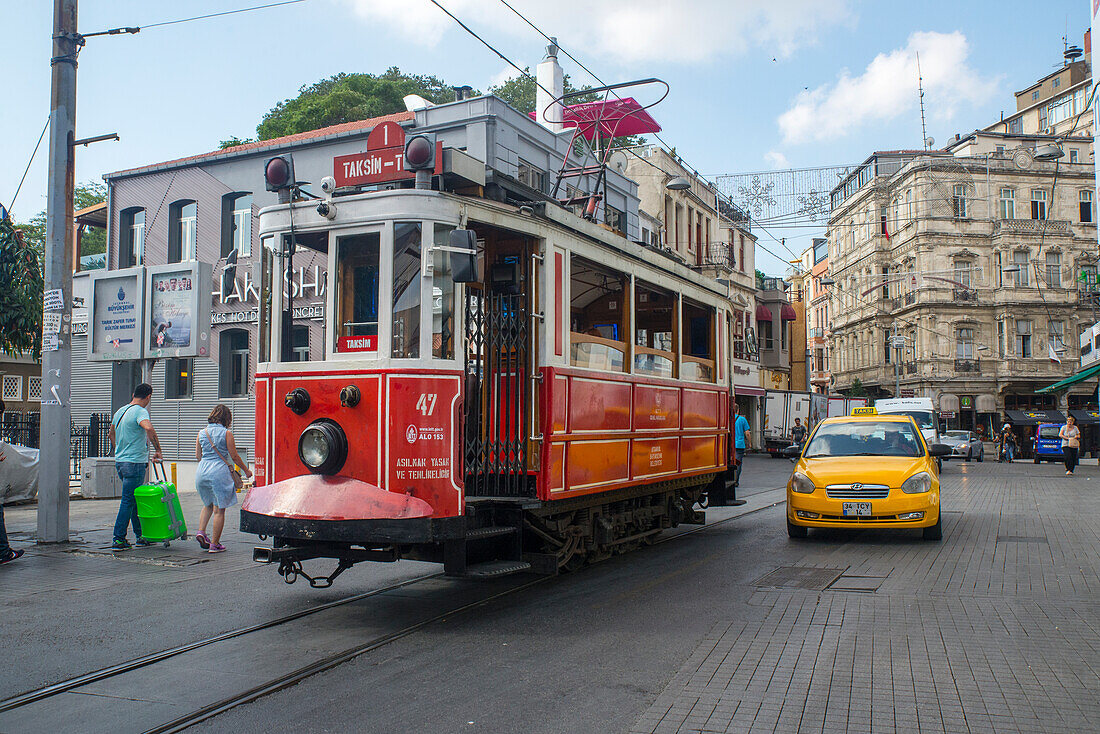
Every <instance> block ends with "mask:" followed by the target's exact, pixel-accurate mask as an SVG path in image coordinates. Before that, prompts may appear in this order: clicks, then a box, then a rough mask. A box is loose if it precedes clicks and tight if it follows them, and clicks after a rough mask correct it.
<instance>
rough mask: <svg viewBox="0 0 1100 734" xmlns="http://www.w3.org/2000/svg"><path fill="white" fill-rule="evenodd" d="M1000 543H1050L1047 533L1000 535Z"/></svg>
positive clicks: (998, 539) (998, 537) (998, 540)
mask: <svg viewBox="0 0 1100 734" xmlns="http://www.w3.org/2000/svg"><path fill="white" fill-rule="evenodd" d="M997 542H998V543H1049V542H1050V541H1048V540H1047V536H1045V535H998V536H997Z"/></svg>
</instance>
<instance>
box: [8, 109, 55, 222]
mask: <svg viewBox="0 0 1100 734" xmlns="http://www.w3.org/2000/svg"><path fill="white" fill-rule="evenodd" d="M51 117H53V115H47V116H46V124H45V125H43V126H42V132H41V133H40V134H39V135H38V142H37V143H35V144H34V151H33V152H31V157H30V160H28V161H27V167H26V168H24V169H23V178H21V179H19V185H18V186H16V187H15V193H14V194H12V197H11V204H10V205H9V206H8V215H9V216H10V215H11V211H12V209H13V208H14V207H15V200H16V199H18V198H19V192H20V191H21V190H22V189H23V182H24V181H26V180H27V172H28V171H30V170H31V164H32V163H34V156H35V155H36V154H37V153H38V148H39V146H41V145H42V138H44V137H46V131H47V130H48V129H49V128H50V118H51Z"/></svg>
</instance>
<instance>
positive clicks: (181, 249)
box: [168, 199, 199, 263]
mask: <svg viewBox="0 0 1100 734" xmlns="http://www.w3.org/2000/svg"><path fill="white" fill-rule="evenodd" d="M198 210H199V209H198V204H196V203H195V202H194V201H191V200H189V199H184V200H181V201H177V202H174V203H173V204H172V205H171V206H170V207H168V262H170V263H178V262H186V261H187V260H194V259H195V258H196V257H197V254H198V226H197V225H198Z"/></svg>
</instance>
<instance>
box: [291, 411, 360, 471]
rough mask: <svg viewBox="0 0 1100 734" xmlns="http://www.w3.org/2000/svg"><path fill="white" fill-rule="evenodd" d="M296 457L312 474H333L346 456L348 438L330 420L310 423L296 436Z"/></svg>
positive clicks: (345, 459) (338, 469) (339, 467)
mask: <svg viewBox="0 0 1100 734" xmlns="http://www.w3.org/2000/svg"><path fill="white" fill-rule="evenodd" d="M298 458H300V459H301V460H302V463H303V464H305V465H306V467H307V468H308V469H309V470H310V471H311V472H313V473H314V474H335V473H336V472H338V471H340V469H341V468H342V467H343V466H344V462H345V461H347V458H348V438H347V436H346V435H344V430H343V429H342V428H340V426H339V425H337V424H336V423H334V422H332V421H327V420H325V421H316V422H314V423H311V424H310V425H309V427H307V428H306V430H304V431H302V435H301V436H300V437H299V438H298Z"/></svg>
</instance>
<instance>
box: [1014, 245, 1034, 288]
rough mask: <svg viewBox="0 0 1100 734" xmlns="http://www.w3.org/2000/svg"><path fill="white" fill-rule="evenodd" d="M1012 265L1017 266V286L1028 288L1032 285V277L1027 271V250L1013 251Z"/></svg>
mask: <svg viewBox="0 0 1100 734" xmlns="http://www.w3.org/2000/svg"><path fill="white" fill-rule="evenodd" d="M1012 267H1013V268H1015V273H1014V275H1015V276H1016V278H1015V280H1016V287H1017V288H1027V287H1028V286H1030V285H1031V278H1030V277H1029V274H1028V272H1027V268H1028V263H1027V250H1016V251H1015V252H1013V253H1012Z"/></svg>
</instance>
